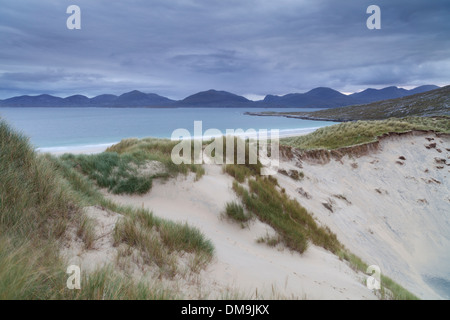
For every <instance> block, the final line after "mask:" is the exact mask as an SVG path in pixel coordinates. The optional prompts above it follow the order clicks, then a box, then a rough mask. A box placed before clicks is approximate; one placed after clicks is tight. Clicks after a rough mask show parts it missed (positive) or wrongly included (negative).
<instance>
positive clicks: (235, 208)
mask: <svg viewBox="0 0 450 320" xmlns="http://www.w3.org/2000/svg"><path fill="white" fill-rule="evenodd" d="M223 216H224V217H225V218H227V219H230V220H232V221H235V222H238V223H240V224H241V226H242V227H243V228H244V227H245V225H246V223H247V222H248V221H249V220H250V219H251V218H252V217H251V215H249V214H248V213H246V212H245V210H244V208H243V207H242V205H240V204H239V203H237V202H235V201H232V202H228V203H227V204H226V206H225V211H224V212H223Z"/></svg>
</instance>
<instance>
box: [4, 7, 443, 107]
mask: <svg viewBox="0 0 450 320" xmlns="http://www.w3.org/2000/svg"><path fill="white" fill-rule="evenodd" d="M72 4H76V5H78V6H79V7H80V8H81V30H68V29H67V27H66V20H67V18H68V17H69V14H66V9H67V7H68V6H69V5H72ZM371 4H376V5H378V6H380V8H381V30H369V29H367V27H366V20H367V18H368V17H369V14H367V13H366V9H367V7H368V6H369V5H371ZM422 84H436V85H446V84H450V1H449V0H432V1H430V0H404V1H403V0H399V1H397V0H369V1H366V0H345V1H336V0H276V1H275V0H121V1H117V0H39V1H36V0H29V1H26V0H0V99H3V98H7V97H11V96H14V95H21V94H31V95H34V94H40V93H49V94H54V95H58V96H62V97H65V96H69V95H71V94H76V93H81V94H84V95H87V96H95V95H97V94H101V93H113V94H121V93H124V92H127V91H130V90H133V89H138V90H141V91H144V92H154V93H158V94H161V95H164V96H168V97H170V98H174V99H181V98H184V97H186V96H187V95H190V94H192V93H196V92H198V91H203V90H208V89H212V88H214V89H218V90H226V91H231V92H234V93H236V94H240V95H245V96H247V97H250V98H258V97H259V96H264V95H266V94H286V93H290V92H305V91H308V90H310V89H312V88H314V87H318V86H327V87H332V88H334V89H337V90H340V91H342V92H354V91H359V90H362V89H365V88H367V87H375V88H381V87H385V86H390V85H397V86H402V87H408V88H409V87H414V86H418V85H422Z"/></svg>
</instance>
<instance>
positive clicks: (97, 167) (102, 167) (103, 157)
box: [61, 152, 159, 194]
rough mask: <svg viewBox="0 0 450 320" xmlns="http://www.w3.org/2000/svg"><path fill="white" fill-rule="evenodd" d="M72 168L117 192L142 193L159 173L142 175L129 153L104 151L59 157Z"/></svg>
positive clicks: (148, 188)
mask: <svg viewBox="0 0 450 320" xmlns="http://www.w3.org/2000/svg"><path fill="white" fill-rule="evenodd" d="M61 159H62V160H63V161H66V162H67V163H69V164H70V165H71V166H72V167H74V168H79V169H80V170H81V172H82V173H83V174H86V175H87V176H88V177H89V178H90V179H92V180H95V181H96V182H97V184H98V186H99V187H102V188H108V191H110V192H112V193H115V194H119V193H128V194H133V193H137V194H143V193H146V192H147V191H149V190H150V188H151V187H152V179H153V178H155V177H159V175H147V176H146V175H142V174H140V173H139V170H138V168H139V163H136V162H135V160H134V159H133V157H132V156H131V155H128V154H125V155H123V156H122V155H119V154H117V153H113V152H104V153H100V154H94V155H72V154H66V155H63V156H62V157H61Z"/></svg>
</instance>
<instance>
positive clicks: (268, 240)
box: [256, 234, 282, 247]
mask: <svg viewBox="0 0 450 320" xmlns="http://www.w3.org/2000/svg"><path fill="white" fill-rule="evenodd" d="M256 242H257V243H265V244H267V245H268V246H269V247H276V246H277V245H278V244H280V243H281V242H282V239H281V237H280V236H279V235H276V236H269V235H268V234H266V235H265V236H264V237H259V238H258V239H256Z"/></svg>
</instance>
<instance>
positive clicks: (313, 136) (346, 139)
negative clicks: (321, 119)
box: [280, 117, 450, 149]
mask: <svg viewBox="0 0 450 320" xmlns="http://www.w3.org/2000/svg"><path fill="white" fill-rule="evenodd" d="M411 130H433V131H436V132H445V133H450V117H435V118H425V117H408V118H402V119H397V118H391V119H387V120H378V121H356V122H344V123H340V124H336V125H333V126H328V127H323V128H320V129H317V130H316V131H314V132H312V133H310V134H307V135H304V136H298V137H291V138H285V139H282V140H281V142H280V143H281V144H284V145H287V146H291V147H294V148H299V149H337V148H342V147H348V146H353V145H357V144H362V143H368V142H373V141H376V140H377V137H379V136H381V135H383V134H386V133H390V132H407V131H411Z"/></svg>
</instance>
